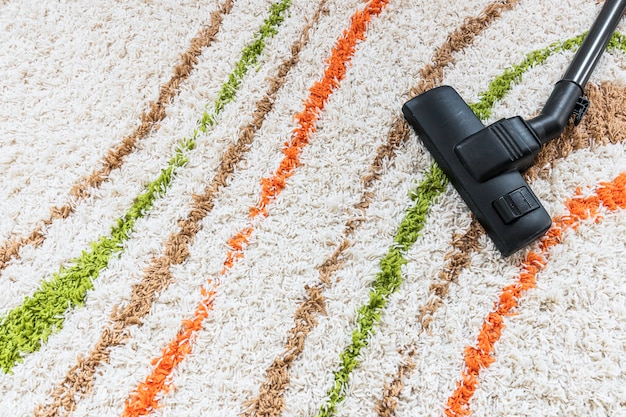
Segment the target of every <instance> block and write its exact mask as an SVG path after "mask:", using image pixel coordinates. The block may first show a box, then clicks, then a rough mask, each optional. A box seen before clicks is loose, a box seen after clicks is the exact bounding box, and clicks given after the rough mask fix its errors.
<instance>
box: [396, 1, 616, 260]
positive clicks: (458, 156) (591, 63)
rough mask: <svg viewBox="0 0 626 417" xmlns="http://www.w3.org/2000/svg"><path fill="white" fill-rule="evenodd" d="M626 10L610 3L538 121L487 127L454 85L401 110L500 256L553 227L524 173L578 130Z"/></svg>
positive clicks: (504, 121)
mask: <svg viewBox="0 0 626 417" xmlns="http://www.w3.org/2000/svg"><path fill="white" fill-rule="evenodd" d="M625 10H626V0H606V2H605V4H604V6H603V7H602V9H601V11H600V14H599V15H598V17H597V18H596V20H595V22H594V23H593V25H592V27H591V29H590V30H589V32H588V34H587V36H586V37H585V39H584V41H583V43H582V45H581V46H580V49H579V50H578V52H577V53H576V55H575V56H574V59H573V60H572V62H571V63H570V65H569V67H568V69H567V70H566V72H565V74H564V75H563V78H562V79H561V80H560V81H558V82H557V83H556V85H555V86H554V89H553V91H552V93H551V95H550V97H549V98H548V101H547V102H546V103H545V105H544V107H543V109H542V111H541V113H540V114H539V116H537V117H535V118H533V119H530V120H524V119H522V118H521V117H519V116H517V117H512V118H509V119H502V120H499V121H497V122H495V123H493V124H492V125H490V126H487V127H485V126H484V125H483V124H482V122H481V121H480V120H479V119H478V117H476V115H475V114H474V113H473V112H472V110H471V109H470V108H469V106H468V105H467V104H466V103H465V101H463V99H462V98H461V96H460V95H459V94H458V93H457V92H456V91H455V90H454V89H453V88H452V87H450V86H441V87H437V88H434V89H432V90H429V91H427V92H425V93H423V94H420V95H418V96H416V97H415V98H413V99H411V100H409V101H407V102H406V103H405V104H404V106H403V107H402V112H403V114H404V117H405V118H406V120H407V121H408V122H409V124H410V125H411V126H412V127H413V128H414V129H415V131H416V132H417V134H418V135H419V137H420V138H421V140H422V141H423V143H424V145H425V146H426V148H427V149H428V151H429V152H430V153H431V154H432V156H433V158H434V159H435V161H436V163H437V164H438V165H439V167H440V168H441V169H442V170H443V171H444V173H445V174H446V175H447V177H448V179H449V180H450V182H451V183H452V184H453V185H454V186H455V188H456V189H457V191H458V192H459V194H460V195H461V197H462V198H463V200H465V203H466V204H467V205H468V206H469V208H470V209H471V211H472V212H473V213H474V216H475V217H476V219H477V220H478V221H479V222H480V223H481V224H482V226H483V228H484V229H485V231H486V232H487V234H488V235H489V237H490V238H491V239H492V240H493V242H494V243H495V245H496V247H497V248H498V250H499V251H500V252H501V253H502V255H503V256H509V255H511V254H513V253H515V252H516V251H518V250H519V249H521V248H523V247H525V246H526V245H528V244H530V243H532V242H533V241H535V240H536V239H538V238H539V237H541V236H542V235H543V234H544V233H545V232H546V231H547V230H548V229H549V228H550V226H551V224H552V219H551V217H550V215H549V214H548V212H547V211H546V210H545V208H544V207H543V206H542V204H541V202H540V201H539V199H538V198H537V196H536V195H535V193H533V191H532V189H531V188H530V186H529V185H528V184H527V183H526V181H524V178H523V177H522V174H521V172H523V171H524V170H526V169H527V168H529V167H530V166H531V165H532V164H533V163H534V161H535V158H536V156H537V154H538V153H539V151H540V150H541V147H542V146H543V145H544V144H546V143H547V142H549V141H550V140H552V139H554V138H556V137H558V136H559V135H560V134H561V132H562V131H563V129H564V128H565V126H566V125H567V123H569V121H570V119H571V118H572V116H573V118H574V123H575V124H578V123H579V122H580V120H581V118H582V117H583V116H584V114H585V112H586V110H587V108H588V106H589V101H588V99H586V98H585V97H584V91H583V89H584V87H585V84H586V83H587V81H588V80H589V77H590V75H591V73H592V72H593V70H594V68H595V67H596V65H597V63H598V61H599V59H600V57H601V55H602V54H603V53H604V50H605V49H606V47H607V44H608V42H609V40H610V39H611V36H612V35H613V32H614V31H615V30H616V28H617V24H618V23H619V21H620V19H621V17H622V15H623V14H624V11H625Z"/></svg>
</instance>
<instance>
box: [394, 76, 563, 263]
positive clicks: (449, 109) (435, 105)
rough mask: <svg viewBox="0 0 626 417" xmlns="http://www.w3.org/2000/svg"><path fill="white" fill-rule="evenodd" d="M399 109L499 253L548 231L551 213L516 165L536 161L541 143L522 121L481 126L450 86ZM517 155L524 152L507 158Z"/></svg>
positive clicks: (515, 119)
mask: <svg viewBox="0 0 626 417" xmlns="http://www.w3.org/2000/svg"><path fill="white" fill-rule="evenodd" d="M402 111H403V113H404V116H405V118H406V119H407V120H408V121H409V123H410V124H411V125H412V126H413V127H414V129H415V130H416V131H417V132H418V133H419V134H420V137H421V139H422V141H423V142H424V144H425V145H426V148H427V149H428V151H429V152H430V153H431V154H432V155H433V157H434V158H435V160H436V161H437V164H438V165H439V166H440V167H441V169H442V170H443V171H444V172H445V173H446V175H447V176H448V178H449V179H450V181H451V182H452V184H453V185H454V186H455V187H456V189H457V190H458V192H459V194H460V195H461V196H462V197H463V199H464V200H465V202H466V203H467V205H468V206H469V208H470V209H471V210H472V212H473V213H474V215H475V216H476V218H477V219H478V221H480V223H481V224H482V225H483V227H484V228H485V230H486V231H487V233H488V234H489V236H490V237H491V238H492V239H493V241H494V243H495V244H496V247H497V248H498V249H499V250H500V251H501V252H502V254H503V255H505V256H508V255H511V254H512V253H514V252H515V251H517V250H518V249H519V248H521V247H523V246H526V245H527V244H529V243H531V242H533V241H534V240H535V239H537V238H538V237H540V236H541V235H542V234H543V233H545V232H546V230H548V228H549V227H550V225H551V224H552V220H551V218H550V216H549V215H548V213H547V212H546V210H545V209H544V208H543V206H542V205H541V203H540V202H539V199H538V198H537V196H535V194H534V193H533V191H532V189H531V188H530V187H529V186H528V184H526V181H524V178H522V175H521V173H520V172H519V170H518V169H516V167H517V165H518V163H520V161H521V163H522V165H528V161H529V160H530V159H532V160H534V156H535V155H536V154H537V152H538V151H539V148H540V144H539V142H538V140H537V138H536V137H535V136H534V134H533V133H532V132H531V131H530V128H529V127H528V125H527V124H526V122H524V121H523V120H522V119H521V118H514V119H505V120H503V121H500V122H498V123H494V125H491V126H489V127H485V126H484V125H483V124H482V122H481V121H480V120H479V119H478V118H477V117H476V115H475V114H474V112H472V110H471V109H470V108H469V106H468V105H467V104H466V103H465V101H463V99H462V98H461V97H460V96H459V94H458V93H457V92H456V91H455V90H454V89H453V88H452V87H449V86H443V87H438V88H435V89H433V90H430V91H427V92H426V93H424V94H422V95H419V96H417V97H415V98H414V99H412V100H410V101H408V102H407V103H406V104H405V105H404V106H403V108H402ZM502 125H504V127H503V126H502ZM507 127H511V128H512V129H513V130H514V132H517V131H518V130H520V131H522V132H523V133H524V136H528V138H527V139H528V142H529V146H528V147H527V149H522V148H523V146H518V145H517V144H516V143H515V141H516V139H515V137H514V136H512V135H511V133H510V132H509V131H508V129H507ZM524 130H525V132H524ZM513 134H515V133H513ZM486 142H488V143H489V144H488V145H487V146H479V143H486ZM519 154H527V155H526V156H523V157H521V158H514V161H510V160H509V161H508V162H509V163H508V164H507V163H506V162H507V157H508V156H510V155H519ZM531 163H532V162H531ZM507 165H509V166H507Z"/></svg>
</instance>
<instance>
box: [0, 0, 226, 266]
mask: <svg viewBox="0 0 626 417" xmlns="http://www.w3.org/2000/svg"><path fill="white" fill-rule="evenodd" d="M233 3H234V0H225V1H224V3H223V4H222V5H221V6H219V7H218V9H216V10H215V11H213V12H212V13H211V21H210V23H209V25H208V26H205V27H203V28H202V29H200V31H199V32H198V33H197V34H196V36H195V37H194V38H193V39H192V40H191V43H190V46H189V48H188V49H187V50H186V51H185V52H183V53H182V54H181V56H180V63H178V64H177V65H176V66H175V67H174V70H173V75H172V77H171V78H170V80H169V81H167V82H166V83H165V84H163V85H162V86H161V88H160V89H159V97H158V99H157V101H156V102H150V104H149V107H150V109H149V110H148V111H144V112H143V113H142V115H141V123H140V124H139V126H137V127H136V128H135V130H134V131H133V132H132V133H131V134H130V135H129V136H126V137H125V138H124V139H122V141H121V143H119V144H118V145H117V146H116V147H115V148H112V149H110V150H109V151H108V152H107V154H106V155H105V156H104V158H103V161H102V166H100V167H99V168H97V169H96V170H95V171H93V172H92V173H91V174H89V175H88V176H86V177H84V178H83V179H81V180H80V181H79V182H78V183H76V184H75V185H74V186H73V187H72V188H71V190H70V199H69V201H68V202H67V203H66V204H65V205H63V206H60V207H52V208H51V209H50V217H49V218H47V219H44V220H40V221H39V222H38V223H39V226H38V227H36V228H35V230H33V231H32V232H31V233H30V234H29V235H28V236H26V237H24V236H13V237H10V238H9V239H8V240H6V241H5V242H3V243H2V244H0V271H1V270H3V269H4V268H6V266H7V264H8V262H9V261H10V260H11V259H17V258H19V251H20V249H21V248H22V247H24V246H26V245H33V246H35V247H38V246H40V245H41V244H42V243H43V242H44V240H45V239H46V236H45V233H46V228H47V227H48V226H50V224H52V222H53V221H54V220H56V219H65V218H67V217H68V216H69V215H70V214H72V213H73V212H74V210H75V208H76V205H77V204H78V203H79V202H80V201H81V200H83V199H85V198H87V197H88V196H89V195H90V193H91V191H92V190H93V189H97V188H98V187H100V186H101V185H102V183H103V182H105V181H106V180H107V179H108V177H109V175H110V174H111V172H112V171H113V170H115V169H118V168H119V167H121V166H122V164H123V163H124V158H125V157H126V156H128V155H129V154H131V153H132V152H133V151H134V150H135V148H136V146H137V142H138V141H140V140H141V139H143V138H145V137H146V136H147V135H148V134H149V133H150V132H151V131H152V130H153V129H156V128H158V123H159V122H161V121H163V119H165V107H166V106H167V105H168V104H169V103H170V102H171V101H172V99H173V98H174V97H175V96H176V95H177V94H178V90H179V87H180V84H181V83H182V82H184V81H185V80H186V79H187V78H188V77H189V75H190V74H191V71H192V70H193V69H194V67H195V65H196V64H197V63H198V56H200V54H202V48H206V47H208V46H209V45H211V43H213V41H214V40H215V35H216V34H217V32H218V31H219V28H220V26H221V24H222V20H223V19H224V16H225V15H227V14H229V13H230V11H231V10H232V8H233Z"/></svg>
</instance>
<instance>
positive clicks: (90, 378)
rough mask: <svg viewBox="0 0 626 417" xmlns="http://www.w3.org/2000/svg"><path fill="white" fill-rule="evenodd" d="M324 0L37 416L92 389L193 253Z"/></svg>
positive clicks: (45, 416)
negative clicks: (206, 179)
mask: <svg viewBox="0 0 626 417" xmlns="http://www.w3.org/2000/svg"><path fill="white" fill-rule="evenodd" d="M325 4H326V0H321V2H320V3H319V5H318V6H317V10H316V11H315V14H314V15H313V17H312V18H311V19H310V20H309V21H308V22H307V23H306V24H305V25H304V26H303V29H302V32H301V34H300V37H299V39H298V40H297V41H296V42H294V43H293V44H292V46H291V49H290V50H291V56H290V57H289V58H287V59H285V60H284V61H283V62H282V63H281V64H280V66H279V67H278V71H277V73H276V76H275V77H273V78H268V80H267V81H268V83H269V88H268V90H267V92H266V94H265V96H264V97H263V98H262V99H261V100H259V101H258V102H257V104H256V109H255V110H254V112H253V113H252V121H251V122H250V123H249V124H248V125H247V126H245V127H243V128H241V129H240V132H239V137H238V139H237V142H236V143H235V144H233V145H231V146H230V147H229V148H228V149H227V150H226V152H225V153H224V154H223V155H222V158H221V161H220V164H219V167H218V169H217V172H216V174H215V176H214V177H213V179H212V181H211V183H210V184H209V185H208V186H207V187H206V188H205V190H204V193H203V194H201V195H193V203H192V205H191V207H190V211H189V213H188V214H187V218H185V219H184V220H179V222H178V225H179V227H180V231H178V232H177V233H174V234H172V235H170V237H169V238H168V240H167V242H166V243H165V250H164V254H163V255H162V256H160V257H158V258H154V259H153V260H152V262H151V264H150V266H148V267H147V268H146V270H145V272H144V276H143V278H142V280H141V281H140V282H139V283H138V284H136V285H134V286H133V290H132V294H131V300H130V303H129V304H128V305H127V306H116V307H114V309H113V313H112V314H111V321H112V322H113V324H112V325H111V326H108V327H105V328H104V329H103V331H102V334H101V335H100V339H99V340H98V341H97V342H96V344H95V346H94V347H93V349H92V350H91V352H90V353H89V356H87V357H82V356H81V357H78V359H77V363H76V364H75V365H74V366H73V367H72V368H71V369H70V370H69V371H68V373H67V374H66V376H65V378H64V380H63V381H62V382H61V383H59V384H58V386H57V387H56V388H55V389H54V390H53V392H52V395H51V398H50V403H49V404H47V405H43V404H40V405H39V406H38V407H37V409H36V411H35V416H36V417H52V416H58V415H60V412H61V409H64V410H65V412H67V413H69V412H71V411H73V410H74V408H75V407H76V403H77V401H78V400H79V399H80V398H81V397H84V396H86V395H87V394H88V393H89V392H90V391H91V389H92V387H93V384H94V382H95V373H96V370H97V369H98V367H99V366H100V365H101V364H102V363H105V362H107V361H108V360H109V356H110V353H111V348H113V347H115V346H120V345H123V344H124V343H125V342H126V340H127V337H128V335H127V328H128V327H129V326H131V325H136V324H141V319H142V318H143V317H145V316H146V315H147V314H148V313H149V312H150V309H151V307H152V303H153V302H154V301H155V300H156V298H157V297H158V295H159V294H160V293H162V292H163V291H164V290H165V289H166V288H167V287H168V285H169V284H170V282H171V281H172V275H171V271H170V267H171V266H172V265H179V264H181V263H183V262H184V261H185V260H186V259H187V258H188V257H189V245H191V244H193V239H194V237H195V235H196V234H197V233H198V232H199V231H200V230H201V228H202V226H201V224H200V222H201V221H202V220H203V219H204V218H205V217H206V216H207V215H208V214H209V213H210V212H211V211H212V210H213V207H214V200H215V197H216V196H217V193H218V192H219V191H220V190H221V189H222V188H223V187H226V186H227V185H228V179H229V178H230V176H231V175H232V173H233V172H234V171H235V167H236V166H237V165H238V164H239V163H240V162H241V161H243V160H244V156H245V154H246V152H248V150H249V149H250V146H251V145H252V142H253V140H254V136H255V134H256V132H257V131H258V130H259V129H260V128H261V126H262V125H263V122H264V121H265V117H266V116H267V114H268V113H269V112H270V111H272V109H273V107H274V102H275V100H276V96H277V94H278V91H279V90H280V88H281V87H282V86H283V85H284V84H285V82H286V81H287V74H288V73H289V71H290V70H291V69H292V68H293V67H295V66H296V64H297V63H298V61H299V55H300V52H301V51H302V49H303V48H304V46H305V45H306V44H307V42H308V40H309V32H310V29H311V28H312V27H313V26H315V24H316V23H317V22H318V20H319V19H320V16H321V15H322V14H324V13H325V10H326V9H325Z"/></svg>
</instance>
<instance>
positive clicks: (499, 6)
mask: <svg viewBox="0 0 626 417" xmlns="http://www.w3.org/2000/svg"><path fill="white" fill-rule="evenodd" d="M517 2H518V0H508V1H504V2H503V1H497V2H494V3H491V4H489V5H488V6H487V7H486V8H485V9H484V10H483V11H482V12H481V13H480V14H479V15H478V16H477V17H471V18H468V19H466V21H465V22H464V24H463V25H461V26H460V27H459V28H457V29H456V30H454V31H453V32H452V33H450V35H449V36H448V39H447V40H446V42H445V43H444V44H443V45H442V46H440V47H439V48H438V49H437V50H436V52H435V54H434V56H433V59H432V62H433V63H431V64H428V65H426V66H425V67H424V68H423V69H422V70H421V71H420V74H421V76H422V79H421V80H420V81H419V82H418V84H417V85H416V86H415V87H413V88H412V89H411V90H410V92H409V96H411V97H413V96H415V95H418V94H421V93H422V92H425V91H427V90H429V89H431V88H433V87H436V86H437V85H439V84H440V83H441V81H442V79H443V70H444V68H445V67H446V66H448V65H450V64H451V63H453V62H454V57H453V56H452V54H453V53H455V52H458V51H461V50H462V49H464V48H466V47H468V46H469V45H471V44H472V42H473V41H474V39H475V37H476V36H477V35H479V34H480V33H481V32H482V31H483V30H485V29H486V28H487V27H488V26H489V25H490V24H491V23H492V22H493V21H494V20H495V19H497V18H498V17H500V15H501V13H502V12H503V11H506V10H509V9H512V8H513V7H515V5H516V4H517ZM409 136H410V135H409V126H408V124H407V123H406V121H405V120H404V119H403V118H402V117H400V116H397V117H395V118H394V119H393V121H392V123H391V128H390V130H389V133H388V135H387V142H386V143H384V144H383V145H381V146H380V147H379V148H378V149H377V152H376V156H375V157H374V160H373V162H372V164H371V165H370V168H369V173H368V174H367V175H365V176H364V177H363V178H362V183H363V188H364V189H365V191H364V193H363V194H362V196H361V198H360V201H359V203H357V204H356V205H355V208H356V209H357V210H359V211H361V212H362V213H363V214H365V212H366V210H367V208H368V207H369V205H370V204H371V201H372V198H373V196H374V194H373V192H372V191H371V188H372V186H373V185H374V184H375V183H376V182H377V181H378V180H379V179H380V176H381V173H382V167H383V161H385V160H387V161H392V160H393V159H394V158H395V156H396V149H397V148H398V147H399V146H400V145H402V144H403V143H404V142H406V141H407V140H408V139H409ZM363 221H364V216H361V217H357V218H353V219H351V220H349V221H348V222H347V223H346V228H345V229H344V233H343V238H342V241H341V244H340V245H339V247H338V248H337V249H336V250H335V252H334V253H333V254H332V255H331V257H330V258H329V259H327V260H326V261H325V262H324V263H323V264H322V266H320V267H319V273H320V276H319V282H318V283H317V284H316V285H314V286H306V287H305V291H306V293H307V298H305V300H304V301H303V302H302V303H301V304H300V305H299V306H298V307H297V309H296V312H295V314H294V327H292V328H291V329H290V330H289V331H288V332H287V342H286V343H285V345H284V349H283V352H282V353H280V354H279V355H278V356H277V357H275V358H274V360H273V362H272V364H271V365H270V366H269V367H268V368H267V370H266V375H265V381H263V383H262V384H261V387H260V389H259V394H258V396H257V397H255V398H253V399H251V400H248V401H247V402H246V403H245V407H246V410H245V412H243V413H242V414H241V416H242V417H252V416H257V417H277V416H279V415H280V414H281V413H282V410H283V409H284V407H285V400H284V392H285V390H286V389H287V386H288V385H289V381H290V368H291V366H292V365H293V363H294V362H295V360H296V359H297V358H298V357H299V355H300V354H301V353H302V352H303V351H304V345H305V342H306V337H307V335H308V334H309V333H310V332H311V331H312V330H313V329H314V328H315V327H316V326H317V324H318V322H317V317H318V316H319V315H320V314H325V308H326V307H325V305H326V301H325V298H324V296H323V294H322V292H323V291H324V290H325V289H327V288H328V287H329V286H330V285H332V284H331V280H330V276H331V275H332V273H333V272H334V271H336V270H338V269H340V268H341V266H342V264H343V262H344V260H343V255H344V251H345V250H346V249H347V248H349V247H350V246H351V245H352V243H351V242H350V240H349V239H348V238H349V237H351V236H352V234H353V233H354V232H355V230H356V229H357V228H358V227H359V226H360V225H361V224H362V223H363ZM403 372H407V371H403Z"/></svg>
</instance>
